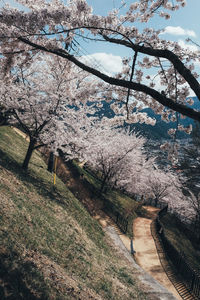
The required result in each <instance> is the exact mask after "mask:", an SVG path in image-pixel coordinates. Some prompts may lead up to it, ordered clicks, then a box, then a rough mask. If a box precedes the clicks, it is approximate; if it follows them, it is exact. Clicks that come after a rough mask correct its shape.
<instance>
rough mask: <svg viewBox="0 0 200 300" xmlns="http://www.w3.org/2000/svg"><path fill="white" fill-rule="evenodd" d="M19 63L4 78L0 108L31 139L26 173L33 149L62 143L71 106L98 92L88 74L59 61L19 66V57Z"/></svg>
mask: <svg viewBox="0 0 200 300" xmlns="http://www.w3.org/2000/svg"><path fill="white" fill-rule="evenodd" d="M18 60H19V61H18V63H17V64H16V65H15V67H14V68H13V69H12V72H11V74H9V76H2V80H1V94H2V97H1V100H0V104H1V105H3V106H4V107H6V108H7V109H9V110H10V111H12V118H11V120H10V122H11V123H12V124H18V126H20V128H21V129H22V130H23V131H24V132H25V133H26V134H27V135H28V137H29V147H28V150H27V153H26V156H25V159H24V162H23V165H22V167H23V168H24V169H27V168H28V164H29V161H30V158H31V155H32V153H33V150H34V149H37V148H39V147H41V146H44V145H48V144H52V143H54V144H55V141H56V140H57V139H59V135H58V134H59V132H60V131H59V128H62V126H63V125H64V122H66V121H65V120H67V118H68V116H69V115H70V111H71V108H70V106H72V105H76V106H77V105H78V103H82V104H83V103H84V102H86V101H88V100H90V99H91V97H94V94H95V93H96V89H95V81H93V82H92V83H91V82H88V81H87V75H86V74H85V72H82V71H81V72H80V70H77V68H72V64H71V63H70V62H69V61H66V60H63V59H61V58H59V57H52V56H47V55H36V57H34V59H33V61H31V62H30V61H29V62H28V66H27V65H25V64H24V63H22V64H20V63H19V62H21V61H20V57H18ZM77 99H81V101H80V100H79V101H77ZM51 132H54V134H50V133H51ZM47 137H48V138H47Z"/></svg>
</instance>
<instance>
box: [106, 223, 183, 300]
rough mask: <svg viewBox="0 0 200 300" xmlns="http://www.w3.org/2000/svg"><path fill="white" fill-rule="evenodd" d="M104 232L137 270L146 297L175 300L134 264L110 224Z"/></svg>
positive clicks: (153, 299) (158, 299)
mask: <svg viewBox="0 0 200 300" xmlns="http://www.w3.org/2000/svg"><path fill="white" fill-rule="evenodd" d="M104 230H105V232H106V233H107V234H108V236H109V237H110V239H111V241H112V244H113V245H114V246H116V247H117V249H118V250H119V252H120V253H121V254H122V255H123V256H125V257H126V259H127V260H128V261H129V262H130V264H131V265H132V266H133V267H134V268H135V269H136V271H137V278H138V279H139V281H140V282H141V283H142V285H143V286H144V293H145V294H146V296H147V297H148V299H152V300H176V299H177V298H175V297H174V295H173V294H172V293H170V292H169V291H168V290H167V289H166V288H165V287H163V286H162V285H161V284H160V283H159V282H157V281H156V280H155V279H154V278H153V277H152V276H151V275H149V274H148V273H146V272H145V271H144V270H143V269H142V268H141V267H140V266H139V265H137V264H136V262H135V260H134V258H133V256H132V255H131V254H130V253H129V252H128V250H127V249H126V247H125V245H124V244H123V242H122V240H121V239H120V237H119V235H118V234H117V232H116V230H115V229H114V227H112V226H107V227H104Z"/></svg>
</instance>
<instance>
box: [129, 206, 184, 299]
mask: <svg viewBox="0 0 200 300" xmlns="http://www.w3.org/2000/svg"><path fill="white" fill-rule="evenodd" d="M145 209H147V210H148V211H149V212H150V213H151V214H152V218H154V216H156V215H157V213H158V211H159V209H157V208H154V207H145ZM151 223H152V219H147V218H141V217H139V218H136V219H135V221H134V223H133V233H134V240H133V247H134V250H135V251H136V253H135V260H136V262H137V263H138V264H139V265H140V266H141V267H142V268H143V269H144V270H145V271H146V272H147V273H149V274H150V275H151V276H152V277H154V279H156V280H157V281H158V282H159V283H160V284H161V285H163V286H164V287H165V288H167V290H169V291H170V292H171V293H173V295H174V296H175V297H176V298H177V299H178V300H181V299H182V298H181V297H180V295H179V294H178V292H177V291H176V289H175V288H174V286H173V284H172V283H171V281H170V280H169V278H168V277H167V275H166V273H165V271H164V269H163V267H162V265H161V263H160V260H159V256H158V253H157V249H156V246H155V243H154V239H153V237H152V235H151Z"/></svg>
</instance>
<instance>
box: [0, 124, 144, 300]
mask: <svg viewBox="0 0 200 300" xmlns="http://www.w3.org/2000/svg"><path fill="white" fill-rule="evenodd" d="M26 148H27V142H26V141H25V140H24V139H23V138H22V137H20V136H19V135H18V134H17V133H15V132H14V131H13V129H11V128H8V127H0V299H1V300H3V299H9V300H11V299H26V300H29V299H42V300H45V299H57V300H62V299H85V300H86V299H87V300H88V299H115V300H117V299H123V300H125V299H142V300H144V299H145V296H144V295H143V294H142V292H141V291H139V289H138V287H137V282H136V278H135V277H136V276H134V270H133V268H130V267H129V265H128V263H127V262H126V261H124V260H123V259H122V258H121V257H120V256H119V255H118V254H117V251H116V249H115V250H114V249H113V248H112V246H111V245H109V242H108V241H107V240H106V236H105V234H104V232H103V231H102V229H101V227H100V226H99V224H98V223H97V222H96V221H95V220H94V219H93V218H92V217H91V216H90V215H89V214H88V213H87V211H86V210H85V209H84V207H83V206H82V204H81V203H80V202H79V201H78V200H77V199H76V198H75V197H74V195H73V194H72V193H71V192H70V191H69V190H68V189H67V187H66V186H65V185H64V184H63V182H61V181H60V180H59V179H57V182H56V186H53V184H52V183H53V178H52V174H50V173H49V172H47V171H46V165H45V163H44V161H43V159H42V157H41V154H40V153H38V152H35V153H34V155H33V157H32V159H31V163H30V167H29V170H28V172H24V171H22V170H21V163H22V161H23V158H24V155H25V152H26Z"/></svg>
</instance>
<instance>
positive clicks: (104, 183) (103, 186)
mask: <svg viewBox="0 0 200 300" xmlns="http://www.w3.org/2000/svg"><path fill="white" fill-rule="evenodd" d="M107 178H108V176H107V175H105V176H104V178H103V180H102V182H101V188H100V191H99V193H100V195H101V194H102V193H103V191H104V188H105V185H106V181H107Z"/></svg>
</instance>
